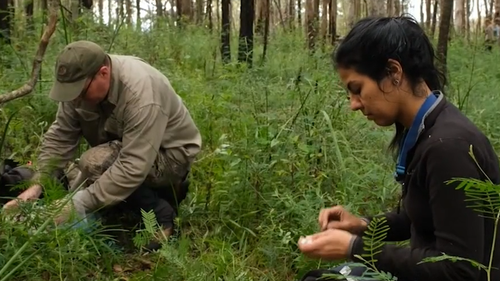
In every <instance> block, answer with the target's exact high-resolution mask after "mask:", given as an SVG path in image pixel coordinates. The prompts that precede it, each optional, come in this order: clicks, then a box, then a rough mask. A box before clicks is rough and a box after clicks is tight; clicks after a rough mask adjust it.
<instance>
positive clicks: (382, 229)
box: [361, 217, 389, 267]
mask: <svg viewBox="0 0 500 281" xmlns="http://www.w3.org/2000/svg"><path fill="white" fill-rule="evenodd" d="M388 231H389V226H388V225H387V220H386V218H385V217H375V218H373V219H372V220H371V221H370V224H368V228H367V230H366V231H365V233H364V235H363V244H364V245H363V249H364V251H365V254H363V255H361V257H363V258H364V259H365V261H367V262H368V263H370V265H371V266H373V267H375V263H376V262H377V259H375V256H376V255H378V254H379V253H381V252H382V247H383V246H384V240H385V239H386V238H387V232H388Z"/></svg>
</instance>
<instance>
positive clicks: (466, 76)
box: [0, 20, 500, 281]
mask: <svg viewBox="0 0 500 281" xmlns="http://www.w3.org/2000/svg"><path fill="white" fill-rule="evenodd" d="M62 26H63V25H62V24H61V22H60V25H59V27H58V31H56V34H55V35H54V37H53V38H52V39H51V43H50V45H49V49H48V50H47V54H46V58H45V61H44V64H43V71H42V77H41V78H40V81H39V82H38V84H37V87H36V89H35V91H34V92H33V93H32V94H31V95H30V96H28V97H25V98H22V99H19V100H15V101H13V102H10V103H8V104H6V105H5V106H4V107H3V108H1V111H0V116H1V118H2V120H3V121H4V122H3V123H2V124H5V123H6V122H7V120H8V118H9V117H10V116H11V115H12V114H13V113H14V112H16V111H18V110H20V111H19V112H18V113H17V114H16V115H15V117H14V118H13V120H12V122H11V124H10V126H9V130H8V132H7V134H6V140H5V143H4V146H3V149H2V152H3V154H2V155H1V156H2V157H3V158H7V157H14V158H16V159H17V160H19V161H21V162H22V163H26V162H27V161H29V160H31V161H34V162H35V164H36V155H37V153H38V146H39V145H40V138H41V136H42V134H43V132H44V131H45V130H46V129H47V128H48V126H49V124H50V123H51V122H52V120H53V118H54V115H55V109H56V104H55V103H54V102H52V101H50V100H49V99H48V97H47V93H48V90H49V88H50V87H51V81H52V79H53V73H52V72H53V66H54V61H55V57H56V54H57V53H58V52H59V50H60V49H61V48H62V47H63V46H64V45H65V44H66V43H67V42H66V39H67V38H69V40H77V39H88V40H93V41H95V42H98V43H100V44H102V46H104V47H106V48H108V47H109V46H110V44H111V43H110V42H113V43H112V46H111V52H112V53H119V54H126V55H135V56H139V57H142V58H144V59H145V60H146V61H148V62H149V63H151V64H152V65H154V66H155V67H157V68H158V69H160V70H161V71H162V72H163V73H165V75H166V76H167V77H168V78H169V79H170V81H171V83H172V84H173V86H174V88H175V90H176V91H177V93H178V94H179V95H180V96H181V97H182V98H183V99H184V101H185V102H186V104H187V105H188V107H189V109H190V111H191V113H192V115H193V117H194V119H195V120H196V122H197V124H198V126H199V129H200V130H201V132H202V135H203V142H204V143H203V145H204V148H203V153H202V155H200V156H199V158H198V160H197V162H196V164H195V165H194V167H193V171H192V176H191V180H192V184H191V186H190V195H189V197H188V198H187V199H186V200H185V201H184V202H183V204H182V207H181V209H180V214H179V221H178V223H179V224H180V226H181V229H182V235H181V236H180V237H179V238H178V239H175V240H172V241H171V242H168V244H167V245H165V248H164V249H163V250H162V251H161V252H160V253H158V254H150V255H147V256H142V255H141V254H140V253H127V254H121V253H117V252H115V251H114V250H113V248H111V247H109V244H108V243H106V241H105V238H106V237H107V236H108V235H109V233H107V232H102V231H97V232H95V233H91V234H88V233H82V232H75V231H71V232H70V231H64V230H57V231H56V230H54V229H53V228H51V225H50V223H48V224H47V225H46V228H45V229H40V228H38V229H39V231H38V232H36V235H33V233H35V231H37V230H36V229H35V228H33V225H38V226H40V225H42V224H43V223H44V222H45V221H46V220H47V217H41V216H39V217H37V216H35V217H34V218H32V219H29V220H27V221H29V222H31V223H30V224H28V223H24V224H21V223H12V222H9V221H5V220H3V219H2V220H1V221H0V270H1V271H0V272H2V273H1V274H0V280H2V281H3V280H33V281H36V280H92V279H93V280H126V279H120V278H124V277H123V276H126V277H127V278H128V280H142V279H144V280H151V277H154V278H157V279H158V280H172V281H176V280H179V281H180V280H193V281H194V280H196V281H198V280H225V281H230V280H294V278H298V277H299V276H301V275H302V274H304V273H305V272H306V271H307V270H310V269H313V268H318V267H325V266H327V265H331V264H328V263H326V262H321V261H314V260H310V259H308V258H305V257H304V256H302V255H301V254H300V252H299V251H298V249H297V247H296V242H297V240H298V238H299V237H300V236H301V235H307V234H312V233H314V232H316V231H317V229H318V227H317V215H318V212H319V209H320V208H322V207H326V206H331V205H334V204H342V205H344V206H346V207H347V208H348V209H350V211H351V212H353V213H354V214H359V215H365V214H377V213H381V212H384V211H386V210H388V209H390V208H392V207H394V206H395V205H396V203H397V198H398V197H399V187H398V185H397V184H396V183H395V182H394V181H393V178H392V172H393V162H392V159H391V157H390V155H389V154H388V153H387V151H386V146H387V144H388V142H389V140H390V138H391V137H392V128H378V127H377V126H376V125H375V124H372V123H371V122H369V121H367V120H365V119H364V117H363V116H362V114H360V113H358V112H351V111H350V110H349V104H348V101H347V99H346V92H345V90H344V89H343V88H341V87H340V84H339V81H338V78H337V77H336V75H335V73H334V71H333V68H332V66H331V62H330V54H331V51H332V49H331V48H330V47H325V48H324V50H322V51H321V50H320V51H318V52H316V53H315V54H314V55H309V53H308V51H307V50H306V49H305V40H304V35H303V34H302V33H300V32H299V31H297V32H296V33H293V34H290V33H284V32H282V31H280V30H278V29H276V30H275V31H273V34H272V37H271V38H270V42H269V46H268V50H267V57H266V61H265V62H264V63H262V62H261V54H262V48H263V46H262V42H261V39H260V38H258V39H257V41H256V47H255V54H254V56H255V64H254V67H253V68H252V69H246V67H245V66H238V65H226V66H223V65H222V64H221V62H220V50H219V38H220V37H219V35H218V34H217V33H214V34H212V35H211V34H210V33H209V32H208V31H207V30H205V29H201V28H190V27H187V28H185V29H183V30H179V29H177V28H174V27H167V26H165V27H159V28H158V29H155V30H152V31H145V32H138V31H136V30H134V29H132V28H130V29H129V28H127V27H126V26H122V27H120V30H119V31H118V32H116V31H115V30H114V29H108V28H107V27H103V26H97V25H95V24H94V23H92V22H91V21H89V20H82V26H83V28H81V30H80V32H79V35H78V36H76V35H74V34H73V35H72V34H69V35H68V36H67V35H66V34H65V32H64V30H63V28H62ZM23 32H25V35H24V37H23V39H22V40H15V43H14V44H15V47H14V48H5V49H3V50H2V51H1V54H2V55H1V56H2V57H1V59H2V65H4V66H3V67H2V68H0V91H1V92H8V91H11V90H13V89H15V88H18V87H19V86H21V85H22V84H23V83H24V82H25V81H26V80H27V79H28V77H29V75H30V69H31V61H32V57H33V54H34V53H35V50H36V48H37V45H38V37H39V34H40V30H37V31H35V32H34V33H35V35H32V34H29V33H28V31H23ZM231 43H232V46H231V47H232V54H233V55H232V56H233V60H234V59H235V58H236V52H237V49H236V46H237V38H236V37H234V38H233V40H232V42H231ZM498 58H499V50H498V48H497V49H495V50H494V52H493V53H487V52H485V51H483V47H482V45H481V44H479V43H478V44H477V46H476V47H471V44H465V43H462V42H460V41H459V40H453V41H451V42H450V46H449V54H448V68H449V70H450V72H451V73H450V77H451V88H450V89H449V91H448V92H447V94H448V96H449V97H450V98H451V99H452V100H453V101H454V102H455V103H456V104H460V106H461V108H462V109H463V110H464V112H465V113H466V114H467V115H468V116H469V117H470V118H471V119H472V120H473V121H474V122H476V124H478V126H479V127H480V128H481V129H482V130H483V131H484V132H486V134H487V135H488V136H489V137H490V138H491V141H492V142H493V144H494V145H495V147H496V148H497V149H500V137H499V135H500V125H499V124H498V123H497V122H495V121H494V120H495V119H496V117H495V116H496V115H499V114H500V113H499V111H498V110H497V105H498V104H499V102H495V100H496V99H497V92H496V89H498V88H500V79H499V77H500V69H499V68H498V67H497V66H498V63H497V61H498ZM7 64H10V65H11V68H7V67H5V66H6V65H7ZM0 128H1V130H3V126H0ZM54 191H57V190H56V189H54ZM62 195H63V193H62V192H60V191H59V192H51V196H49V200H53V199H57V198H60V197H61V196H62ZM27 208H34V207H27ZM31 210H33V209H30V210H28V212H29V213H31V214H35V211H34V210H33V211H31ZM30 239H31V240H30ZM28 240H29V244H26V246H25V247H24V248H23V251H22V252H20V253H18V254H17V255H16V258H15V259H14V260H12V262H11V263H10V264H9V267H8V268H4V266H5V265H6V264H7V262H8V261H9V260H10V259H11V258H12V257H13V256H14V255H15V254H16V252H18V251H19V250H20V249H21V247H22V246H23V245H25V243H26V242H27V241H28ZM136 240H140V239H136ZM23 261H24V263H22V262H23ZM117 264H119V265H120V266H119V267H118V266H116V265H117ZM113 265H115V266H114V267H113ZM2 268H4V269H2ZM14 269H15V271H13V270H14ZM11 272H12V275H11V276H10V277H7V276H6V275H5V274H7V273H11ZM4 277H7V278H5V279H3V278H4Z"/></svg>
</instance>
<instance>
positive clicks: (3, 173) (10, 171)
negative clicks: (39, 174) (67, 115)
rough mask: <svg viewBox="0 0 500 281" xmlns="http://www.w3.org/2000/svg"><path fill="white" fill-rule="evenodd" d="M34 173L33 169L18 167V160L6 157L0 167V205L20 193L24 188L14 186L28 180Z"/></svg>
mask: <svg viewBox="0 0 500 281" xmlns="http://www.w3.org/2000/svg"><path fill="white" fill-rule="evenodd" d="M34 174H35V172H34V171H33V169H30V168H28V167H19V162H17V161H15V160H12V159H6V160H5V161H4V162H3V165H2V167H1V168H0V205H3V204H5V203H7V202H9V201H10V200H12V198H13V197H17V196H18V195H19V194H21V193H22V192H23V191H24V189H22V188H19V187H16V186H17V185H19V184H22V183H23V182H25V181H28V180H30V179H31V178H32V177H33V175H34ZM6 197H7V198H6Z"/></svg>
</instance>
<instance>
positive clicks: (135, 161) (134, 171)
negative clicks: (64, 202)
mask: <svg viewBox="0 0 500 281" xmlns="http://www.w3.org/2000/svg"><path fill="white" fill-rule="evenodd" d="M124 118H125V120H124V124H125V129H124V133H123V139H122V144H123V147H122V150H121V151H120V154H119V156H118V159H117V160H116V161H115V162H114V163H113V165H111V167H110V168H109V169H108V170H107V171H106V172H104V174H102V176H101V177H100V178H99V179H97V180H96V181H95V182H94V183H93V184H92V185H90V186H89V187H88V188H86V189H84V190H81V191H79V192H78V193H76V194H75V195H74V198H73V202H74V204H75V207H76V208H77V209H78V210H80V212H82V211H84V212H90V211H93V210H96V209H98V208H100V207H103V206H108V205H113V204H117V203H119V202H120V201H123V200H125V199H126V198H127V197H128V196H130V194H132V192H134V191H135V190H136V189H137V188H138V187H139V186H140V185H141V184H142V183H143V181H144V180H145V179H146V176H147V175H148V173H149V171H150V170H151V168H152V166H153V163H154V161H155V159H156V157H157V155H158V150H159V148H160V145H161V142H162V139H163V135H164V132H165V129H166V125H167V122H168V116H167V114H165V113H164V112H163V110H162V108H161V107H160V105H158V104H150V105H146V106H143V107H141V108H139V109H137V108H134V107H133V105H131V106H129V108H128V109H126V111H125V117H124Z"/></svg>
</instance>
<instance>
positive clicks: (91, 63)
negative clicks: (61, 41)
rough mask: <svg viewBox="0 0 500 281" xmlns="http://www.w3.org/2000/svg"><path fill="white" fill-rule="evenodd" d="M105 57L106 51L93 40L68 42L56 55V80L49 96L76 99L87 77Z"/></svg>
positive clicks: (59, 99) (62, 99) (69, 99)
mask: <svg viewBox="0 0 500 281" xmlns="http://www.w3.org/2000/svg"><path fill="white" fill-rule="evenodd" d="M105 58H106V52H104V50H103V49H102V48H101V47H100V46H99V45H97V44H96V43H94V42H90V41H84V40H82V41H76V42H73V43H70V44H68V45H67V46H66V47H64V49H63V50H62V51H61V52H60V53H59V55H58V57H57V60H56V67H55V76H56V81H55V82H54V85H53V86H52V89H51V90H50V93H49V97H50V98H51V99H53V100H55V101H59V102H66V101H72V100H74V99H76V98H77V97H78V96H79V95H80V93H81V92H82V91H83V87H84V86H85V81H86V80H87V78H89V77H91V76H92V75H95V74H96V73H97V71H98V70H99V69H100V67H101V66H102V64H103V62H104V59H105Z"/></svg>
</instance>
